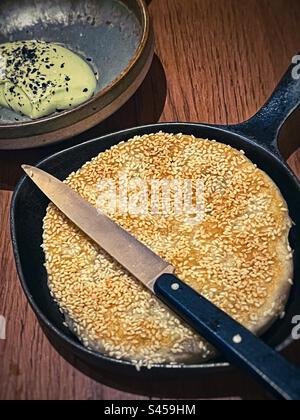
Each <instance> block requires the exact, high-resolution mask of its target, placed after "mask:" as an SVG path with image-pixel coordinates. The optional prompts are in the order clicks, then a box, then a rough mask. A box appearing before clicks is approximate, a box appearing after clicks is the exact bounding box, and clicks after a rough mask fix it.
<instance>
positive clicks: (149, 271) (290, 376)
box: [22, 165, 300, 400]
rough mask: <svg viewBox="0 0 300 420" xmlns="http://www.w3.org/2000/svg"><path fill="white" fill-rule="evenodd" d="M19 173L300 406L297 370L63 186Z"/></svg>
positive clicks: (34, 173) (37, 172)
mask: <svg viewBox="0 0 300 420" xmlns="http://www.w3.org/2000/svg"><path fill="white" fill-rule="evenodd" d="M22 168H23V169H24V171H25V172H26V174H27V175H28V176H29V177H30V178H31V179H32V181H33V182H34V183H35V184H36V185H37V186H38V187H39V188H40V190H41V191H43V193H44V194H45V195H46V196H47V197H48V198H49V199H50V200H51V201H52V202H53V203H54V204H55V205H56V206H57V208H58V209H59V210H61V211H62V212H63V213H64V214H65V215H66V216H67V217H68V218H69V219H70V220H71V221H72V222H73V223H75V224H76V225H77V226H78V227H79V228H80V229H81V230H82V231H83V232H84V233H86V234H87V235H88V236H89V237H90V238H91V239H92V240H94V241H95V242H96V243H97V244H98V245H99V246H100V247H101V248H102V249H103V250H105V251H106V252H107V253H108V254H109V255H111V256H112V257H113V258H114V259H115V260H116V261H117V262H118V263H119V264H121V265H122V266H123V267H124V268H125V269H126V270H127V271H128V272H129V273H131V274H132V275H133V276H134V277H136V278H137V279H138V280H140V281H141V282H142V283H143V284H144V285H145V286H146V287H147V288H148V289H150V290H151V292H153V293H154V294H155V296H156V297H157V298H159V299H160V300H161V301H162V302H163V303H165V304H166V305H167V306H168V307H169V308H170V309H171V310H172V311H173V312H175V313H176V314H177V315H178V316H179V317H180V318H182V319H183V320H184V321H186V322H187V323H188V324H189V325H190V326H191V327H192V328H193V329H194V330H195V331H196V332H198V333H199V334H201V335H202V336H203V337H204V338H206V339H207V340H208V341H209V342H210V343H211V344H212V345H214V346H215V347H217V348H218V349H219V350H220V351H221V352H223V353H224V355H225V356H227V357H228V359H229V360H231V361H232V362H233V363H235V364H236V365H238V366H240V367H241V368H243V369H244V370H245V371H247V372H248V373H249V374H250V375H251V376H253V377H255V378H256V379H257V380H258V381H260V382H261V383H262V384H263V385H265V387H267V388H268V389H269V390H270V391H271V392H272V393H273V394H274V395H276V396H279V397H280V398H284V399H287V400H300V370H299V369H298V368H296V367H295V366H293V365H292V364H290V363H289V362H288V361H287V360H285V359H284V358H283V357H282V356H280V355H279V354H278V353H277V352H276V351H275V350H273V349H272V348H270V347H269V346H267V345H266V344H265V343H264V342H263V341H261V340H260V339H259V338H257V337H256V336H255V335H253V334H252V333H251V332H250V331H248V330H247V329H246V328H244V327H243V326H242V325H241V324H239V323H238V322H236V321H235V320H234V319H232V318H231V317H230V316H228V315H227V314H225V312H223V311H222V310H221V309H219V308H218V307H217V306H215V305H214V304H213V303H211V302H210V301H208V300H207V299H205V298H204V297H203V296H201V295H200V294H198V293H197V292H196V291H195V290H194V289H192V288H191V287H189V286H188V285H187V284H186V283H184V282H183V281H181V280H180V279H178V278H177V277H176V276H175V275H174V272H175V268H174V267H173V266H172V265H170V264H169V263H168V262H166V261H164V260H163V259H161V258H160V257H159V256H158V255H156V254H155V253H154V252H152V251H151V250H150V249H149V248H147V247H146V246H145V245H144V244H142V243H141V242H139V241H138V240H137V239H136V238H134V237H133V236H132V235H130V234H129V233H128V232H126V231H125V230H124V229H122V228H121V227H120V226H118V225H117V224H116V223H115V222H113V221H112V220H111V219H109V218H108V217H107V216H106V215H105V214H103V213H101V212H99V211H97V209H96V208H94V207H93V206H92V205H91V204H89V203H88V202H86V201H85V200H84V199H83V198H82V197H81V196H80V195H78V194H77V193H76V192H75V191H73V190H72V189H71V188H70V187H69V186H68V185H66V184H64V183H63V182H61V181H59V180H58V179H56V178H55V177H53V176H52V175H50V174H48V173H46V172H44V171H42V170H41V169H39V168H34V167H32V166H28V165H23V166H22Z"/></svg>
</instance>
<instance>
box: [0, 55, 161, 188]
mask: <svg viewBox="0 0 300 420" xmlns="http://www.w3.org/2000/svg"><path fill="white" fill-rule="evenodd" d="M166 95H167V80H166V75H165V72H164V68H163V66H162V64H161V61H160V59H159V58H158V56H157V55H155V56H154V59H153V62H152V65H151V68H150V71H149V73H148V75H147V76H146V78H145V80H144V82H143V83H142V85H141V86H140V88H139V89H138V90H137V92H136V93H135V95H134V96H133V97H132V98H131V99H130V100H129V101H128V102H127V103H126V104H125V105H124V106H123V107H122V108H120V110H119V111H117V112H116V113H115V114H114V115H112V116H111V117H110V118H108V119H107V120H106V121H104V122H103V123H101V124H99V125H98V126H96V127H93V128H92V129H90V130H88V131H86V132H85V133H82V134H80V135H79V136H76V137H74V138H72V139H69V140H65V141H64V142H63V143H61V144H58V145H54V146H47V147H45V148H40V149H31V150H20V151H0V188H1V189H7V190H13V189H14V187H15V185H16V183H17V182H18V180H19V179H20V177H21V175H22V171H21V168H20V165H21V164H22V163H27V164H31V165H34V164H36V163H37V162H38V161H40V160H41V159H43V158H45V157H46V156H50V155H51V154H53V153H56V152H58V151H60V150H63V149H67V148H68V147H72V146H75V145H76V144H80V143H83V142H85V141H87V140H91V139H93V138H97V137H100V136H102V135H105V134H108V133H111V132H114V131H119V130H123V129H126V128H131V127H134V126H139V125H147V124H154V123H156V122H158V120H159V119H160V116H161V114H162V112H163V109H164V105H165V101H166Z"/></svg>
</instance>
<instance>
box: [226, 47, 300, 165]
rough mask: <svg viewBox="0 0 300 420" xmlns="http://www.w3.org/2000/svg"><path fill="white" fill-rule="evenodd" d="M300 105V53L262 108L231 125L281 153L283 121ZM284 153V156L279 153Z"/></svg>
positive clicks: (236, 130)
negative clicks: (251, 115) (279, 142)
mask: <svg viewBox="0 0 300 420" xmlns="http://www.w3.org/2000/svg"><path fill="white" fill-rule="evenodd" d="M299 105H300V54H299V55H296V56H294V57H293V59H292V64H291V66H290V67H289V69H288V71H287V73H286V74H285V75H284V77H283V79H282V80H281V82H280V83H279V85H278V86H277V88H276V89H275V91H274V92H273V94H272V96H271V98H270V99H269V100H268V101H267V102H266V104H265V105H264V106H263V107H262V109H261V110H260V111H258V113H257V114H256V115H254V117H252V118H250V119H249V120H247V121H245V122H243V123H241V124H237V125H230V126H228V129H229V130H230V131H233V132H235V133H238V134H241V135H244V136H246V137H248V138H250V139H252V140H254V141H255V142H257V143H259V144H261V145H263V146H265V147H266V148H267V149H268V150H270V151H271V152H273V153H275V154H276V155H278V156H280V153H279V150H278V145H277V139H278V135H279V132H280V129H281V128H282V126H283V124H284V123H285V122H286V120H287V119H288V118H289V116H290V115H291V114H292V113H293V112H294V111H295V109H296V108H297V107H298V106H299ZM280 157H281V156H280Z"/></svg>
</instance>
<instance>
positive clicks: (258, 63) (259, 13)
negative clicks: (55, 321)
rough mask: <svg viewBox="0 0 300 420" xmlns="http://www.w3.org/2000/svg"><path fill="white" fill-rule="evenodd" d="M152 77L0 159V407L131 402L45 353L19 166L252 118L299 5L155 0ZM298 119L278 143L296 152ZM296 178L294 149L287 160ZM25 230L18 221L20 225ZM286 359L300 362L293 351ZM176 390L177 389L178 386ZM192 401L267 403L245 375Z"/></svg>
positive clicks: (299, 163) (295, 37) (299, 36)
mask: <svg viewBox="0 0 300 420" xmlns="http://www.w3.org/2000/svg"><path fill="white" fill-rule="evenodd" d="M149 7H150V10H151V14H152V16H153V22H154V29H155V33H156V53H157V56H156V58H155V60H154V63H153V66H152V68H151V71H150V73H149V75H148V77H147V79H146V81H145V82H144V84H143V85H142V87H141V88H140V89H139V91H138V92H137V93H136V95H135V96H134V97H133V98H132V99H131V100H130V101H129V103H127V104H126V105H125V106H124V107H123V108H122V109H121V110H120V111H119V112H118V113H117V114H116V115H115V116H114V117H112V118H110V119H109V120H108V121H107V122H105V123H104V124H102V125H100V126H99V127H96V128H95V129H92V130H90V131H89V132H88V133H85V134H84V135H82V136H80V137H79V138H77V139H75V140H71V141H68V142H66V143H65V144H64V146H60V147H57V146H56V147H52V148H48V149H44V150H39V151H27V152H18V153H11V152H5V153H4V152H2V153H0V223H1V229H0V315H4V316H5V317H6V319H7V339H6V340H5V341H4V340H0V399H128V398H130V397H131V398H133V399H139V398H140V397H138V396H129V395H128V394H125V393H122V392H119V391H116V390H112V389H109V388H107V387H105V386H103V385H101V384H98V383H96V382H94V381H92V380H91V379H89V378H88V377H86V376H84V375H83V374H81V373H79V372H78V371H76V370H75V369H74V368H73V367H71V366H70V365H69V364H68V363H67V362H65V361H64V360H63V359H62V358H61V357H60V356H59V355H58V354H57V353H56V352H55V351H54V350H53V349H52V347H51V346H50V344H49V343H48V341H47V339H46V338H45V337H44V335H43V333H42V331H41V329H40V327H39V326H38V324H37V321H36V319H35V317H34V316H33V313H32V311H31V309H30V308H29V306H28V304H27V302H26V300H25V298H24V295H23V293H22V291H21V288H20V285H19V282H18V278H17V274H16V270H15V264H14V259H13V254H12V250H11V243H10V231H9V207H10V200H11V196H12V191H13V189H14V186H15V183H16V181H17V180H18V178H19V177H20V168H19V165H20V163H21V162H27V163H34V162H36V161H37V160H39V159H40V158H42V157H43V156H45V155H48V154H50V153H52V152H53V151H55V150H58V149H60V148H62V147H67V146H69V145H71V144H74V143H78V142H80V141H83V140H85V139H88V138H92V137H94V136H97V135H100V134H102V133H105V132H111V131H115V130H118V129H120V128H125V127H129V126H134V125H141V124H145V123H152V122H156V121H173V120H175V121H180V120H182V121H193V122H194V121H206V122H210V123H217V122H218V123H234V122H238V121H241V120H244V119H246V118H247V117H249V116H251V115H252V114H254V113H255V111H256V110H257V109H258V108H259V107H260V106H261V105H262V104H263V102H264V101H265V100H266V98H267V97H268V95H269V94H270V93H271V91H272V90H273V89H274V87H275V85H276V83H277V82H278V80H279V79H280V77H281V75H282V73H283V72H284V71H285V70H286V68H287V66H288V65H289V63H290V60H291V57H292V56H293V55H295V54H296V53H297V52H299V51H298V50H300V30H299V24H300V3H299V0H164V1H161V0H153V1H152V2H151V4H150V5H149ZM299 121H300V119H299V113H298V114H297V115H296V116H295V117H294V118H293V119H292V120H291V121H290V122H289V123H288V124H287V127H286V128H285V130H284V133H283V137H284V139H283V140H282V141H284V142H286V141H288V142H289V143H288V144H289V145H291V147H290V149H295V146H293V147H292V145H295V144H296V145H297V144H298V146H299V145H300V138H299V132H300V131H299ZM289 162H290V164H291V166H292V167H293V169H294V170H295V171H296V172H297V173H298V175H299V176H300V150H298V153H297V152H296V153H294V154H293V155H292V157H291V158H290V161H289ZM24 222H25V221H24ZM285 354H286V356H287V357H289V358H290V359H291V360H293V361H294V362H295V363H297V362H298V364H300V356H299V355H300V343H295V344H294V345H293V346H292V347H290V348H289V349H288V350H287V351H286V352H285ZM178 388H179V392H180V384H178ZM198 397H199V398H207V397H211V398H233V397H237V398H247V399H249V398H257V399H261V398H267V397H266V395H265V394H264V392H263V391H262V390H261V389H260V388H259V387H258V386H257V385H255V384H253V383H252V381H250V380H249V379H248V378H246V377H245V376H244V375H243V374H240V373H236V374H234V375H231V376H229V378H225V377H224V378H223V379H222V377H221V378H220V380H219V381H218V382H217V383H216V382H215V381H212V380H211V381H205V383H203V382H201V380H199V395H198ZM147 398H149V397H147Z"/></svg>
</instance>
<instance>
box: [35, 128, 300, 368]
mask: <svg viewBox="0 0 300 420" xmlns="http://www.w3.org/2000/svg"><path fill="white" fill-rule="evenodd" d="M120 173H126V175H127V178H128V180H130V179H135V178H140V179H143V180H146V181H147V182H148V181H149V180H151V179H156V180H162V179H190V180H193V181H194V182H196V181H197V180H199V179H201V180H202V182H203V186H204V188H203V192H204V202H205V206H204V208H205V213H204V219H203V220H202V221H201V222H199V223H191V222H190V220H187V218H186V215H181V214H176V213H175V212H169V213H168V214H160V215H153V214H151V213H149V214H145V215H143V216H141V215H134V214H121V213H117V212H112V211H111V213H109V211H108V210H107V209H106V210H107V212H108V214H109V216H110V217H111V218H112V219H113V220H114V221H115V222H117V223H118V224H119V225H121V226H122V227H123V228H125V229H126V230H128V231H129V232H131V233H132V234H133V235H134V236H135V237H136V238H138V239H139V240H141V241H142V242H143V243H145V244H146V245H147V246H148V247H150V248H151V249H152V250H153V251H154V252H156V253H157V254H158V255H160V256H161V257H162V258H163V259H165V260H166V261H168V262H170V263H171V264H172V265H174V266H175V267H176V275H177V276H178V277H179V278H181V279H182V280H183V281H185V282H186V283H188V284H189V285H190V286H192V287H193V288H194V289H196V290H197V291H198V292H199V293H201V294H202V295H204V296H205V297H206V298H208V299H209V300H211V301H212V302H213V303H215V304H216V305H218V306H219V307H220V308H222V309H223V310H224V311H226V312H227V313H228V314H229V315H231V316H232V317H233V318H234V319H236V320H237V321H239V322H240V323H242V324H243V325H244V326H245V327H247V328H248V329H249V330H251V331H252V332H254V333H256V334H261V333H262V332H264V331H265V330H266V329H267V328H268V327H269V326H270V325H271V324H272V322H273V321H274V320H275V319H276V318H277V317H278V316H280V315H281V314H282V313H283V311H284V307H285V304H286V302H287V299H288V297H289V292H290V288H291V284H292V280H291V279H292V276H293V262H292V250H291V248H290V246H289V242H288V235H289V231H290V228H291V225H292V224H291V220H290V217H289V214H288V208H287V204H286V202H285V201H284V198H283V197H282V195H281V193H280V191H279V189H278V188H277V186H276V185H275V184H274V182H273V181H272V180H271V179H270V178H269V176H267V175H266V174H265V173H264V172H263V171H261V170H260V169H258V168H257V167H256V165H254V164H253V163H252V162H251V161H250V160H249V159H248V158H247V157H246V156H245V153H244V152H243V151H239V150H236V149H234V148H232V147H230V146H227V145H224V144H221V143H218V142H215V141H210V140H204V139H197V138H195V137H194V136H187V135H182V134H177V135H172V134H165V133H158V134H152V135H145V136H143V137H135V138H134V139H131V140H130V141H128V142H125V143H121V144H119V145H117V146H114V147H112V148H111V149H109V150H107V151H106V152H104V153H101V154H99V156H97V157H96V158H94V159H93V160H92V161H91V162H88V163H86V164H85V165H84V166H83V167H82V168H81V169H79V170H78V171H77V172H76V173H72V174H71V175H70V176H69V177H68V179H67V180H66V181H65V182H66V183H67V184H68V185H69V186H70V187H71V188H73V189H74V190H75V191H77V192H78V193H79V194H80V195H81V196H82V197H83V198H84V199H86V200H87V201H89V202H90V203H91V204H93V205H94V206H96V205H97V200H98V194H99V189H98V185H99V181H101V180H103V179H107V178H108V179H111V180H114V181H117V179H118V177H119V174H120ZM102 210H105V209H102ZM43 246H44V251H45V255H46V269H47V272H48V276H49V287H50V290H51V294H52V296H53V297H54V299H55V300H56V302H57V303H58V305H59V307H60V308H61V311H62V312H63V313H64V314H65V317H66V322H67V323H68V325H69V326H70V328H71V329H72V330H73V331H74V333H75V334H76V335H77V336H78V337H79V338H80V340H81V341H82V343H83V344H84V345H85V346H87V347H88V348H91V349H93V350H96V351H100V352H104V353H105V354H108V355H109V356H111V357H114V358H117V359H127V360H131V361H133V362H135V363H136V365H137V366H138V367H139V366H142V365H146V366H148V367H151V366H152V365H153V364H155V363H167V362H169V363H180V362H183V361H195V360H197V361H201V360H205V359H207V358H209V357H211V356H212V355H213V354H214V350H213V349H212V348H211V346H210V345H208V344H207V343H206V342H205V340H203V339H202V338H201V337H199V336H198V335H197V334H195V332H194V331H192V330H191V329H190V328H189V327H188V326H187V325H186V324H185V323H183V322H182V321H181V320H179V319H178V317H177V316H175V315H174V314H173V313H171V312H170V311H169V310H168V309H166V307H165V306H164V305H162V304H161V303H160V302H159V301H158V300H157V299H156V298H155V297H154V296H153V295H151V293H150V292H149V291H148V290H146V289H145V288H144V287H143V285H142V284H140V283H139V282H138V281H137V280H136V279H134V278H133V277H132V276H130V275H129V274H128V273H127V272H125V270H124V269H123V268H122V267H120V266H119V265H118V264H117V263H116V262H114V261H113V260H112V258H111V257H109V256H108V255H107V254H105V252H103V251H102V250H101V249H100V248H99V247H98V246H97V245H96V244H95V243H93V242H92V241H91V240H90V239H89V238H88V237H86V236H85V235H84V234H83V233H82V232H81V231H80V230H79V229H78V228H77V227H75V226H74V225H73V224H72V223H71V222H70V221H69V220H68V219H67V218H66V217H65V216H64V215H62V214H61V213H60V211H59V210H57V209H56V208H55V207H54V206H53V205H52V204H51V205H50V206H49V208H48V211H47V215H46V217H45V220H44V244H43Z"/></svg>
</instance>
